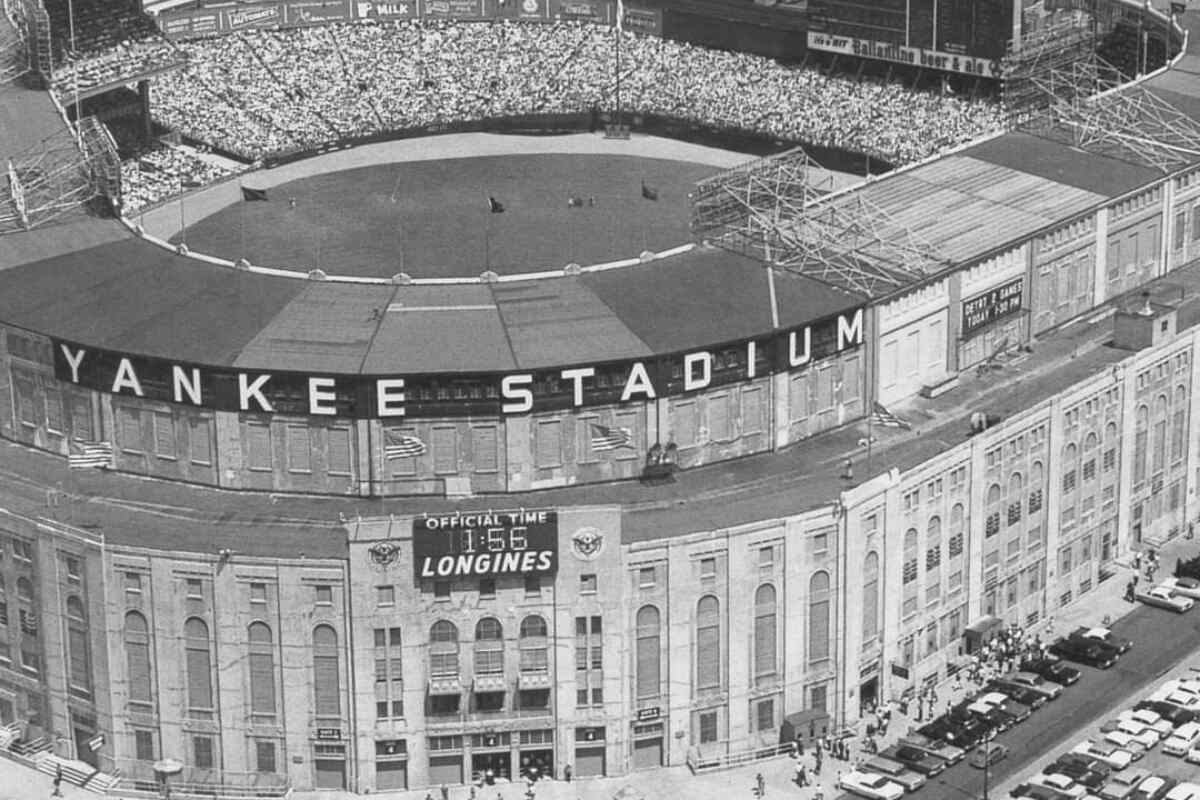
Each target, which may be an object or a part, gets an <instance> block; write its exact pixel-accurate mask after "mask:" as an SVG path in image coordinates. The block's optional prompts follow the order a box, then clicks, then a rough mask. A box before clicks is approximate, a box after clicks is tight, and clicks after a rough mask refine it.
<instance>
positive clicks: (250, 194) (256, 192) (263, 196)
mask: <svg viewBox="0 0 1200 800" xmlns="http://www.w3.org/2000/svg"><path fill="white" fill-rule="evenodd" d="M242 199H243V200H245V201H246V202H247V203H253V202H254V201H255V200H270V198H269V197H267V190H266V189H251V188H250V187H249V186H243V187H242Z"/></svg>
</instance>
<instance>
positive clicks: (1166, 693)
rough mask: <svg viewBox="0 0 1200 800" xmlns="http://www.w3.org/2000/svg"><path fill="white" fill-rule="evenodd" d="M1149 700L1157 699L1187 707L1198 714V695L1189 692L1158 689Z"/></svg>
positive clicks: (1199, 698)
mask: <svg viewBox="0 0 1200 800" xmlns="http://www.w3.org/2000/svg"><path fill="white" fill-rule="evenodd" d="M1148 699H1150V700H1158V701H1161V702H1163V703H1170V704H1171V705H1173V706H1177V707H1179V708H1184V709H1187V710H1188V711H1193V712H1195V713H1197V714H1200V695H1195V694H1191V693H1189V692H1181V691H1178V690H1170V689H1159V690H1158V691H1157V692H1155V693H1154V694H1152V695H1150V697H1149V698H1148Z"/></svg>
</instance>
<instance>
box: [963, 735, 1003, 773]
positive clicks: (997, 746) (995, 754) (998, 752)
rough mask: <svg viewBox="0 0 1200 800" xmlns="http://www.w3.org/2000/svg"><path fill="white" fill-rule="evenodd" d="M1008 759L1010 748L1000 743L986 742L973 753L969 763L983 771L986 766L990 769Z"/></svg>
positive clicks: (968, 760)
mask: <svg viewBox="0 0 1200 800" xmlns="http://www.w3.org/2000/svg"><path fill="white" fill-rule="evenodd" d="M1007 757H1008V746H1007V745H1004V744H1001V743H1000V742H990V741H989V742H984V743H983V744H981V745H979V746H978V747H976V748H975V749H974V750H972V751H971V755H970V757H969V758H968V759H967V763H968V764H970V765H971V766H972V767H975V768H976V769H983V768H984V767H985V766H988V767H990V766H991V765H992V764H995V763H996V762H997V761H1002V760H1004V759H1005V758H1007Z"/></svg>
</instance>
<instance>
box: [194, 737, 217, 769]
mask: <svg viewBox="0 0 1200 800" xmlns="http://www.w3.org/2000/svg"><path fill="white" fill-rule="evenodd" d="M192 755H193V760H192V764H193V766H195V767H196V768H197V769H212V765H213V740H212V737H210V736H193V737H192Z"/></svg>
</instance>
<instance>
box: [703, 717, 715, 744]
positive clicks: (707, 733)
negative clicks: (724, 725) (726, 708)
mask: <svg viewBox="0 0 1200 800" xmlns="http://www.w3.org/2000/svg"><path fill="white" fill-rule="evenodd" d="M699 716H700V744H711V743H712V742H715V741H717V712H716V711H705V712H702V713H701V714H700V715H699Z"/></svg>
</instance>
